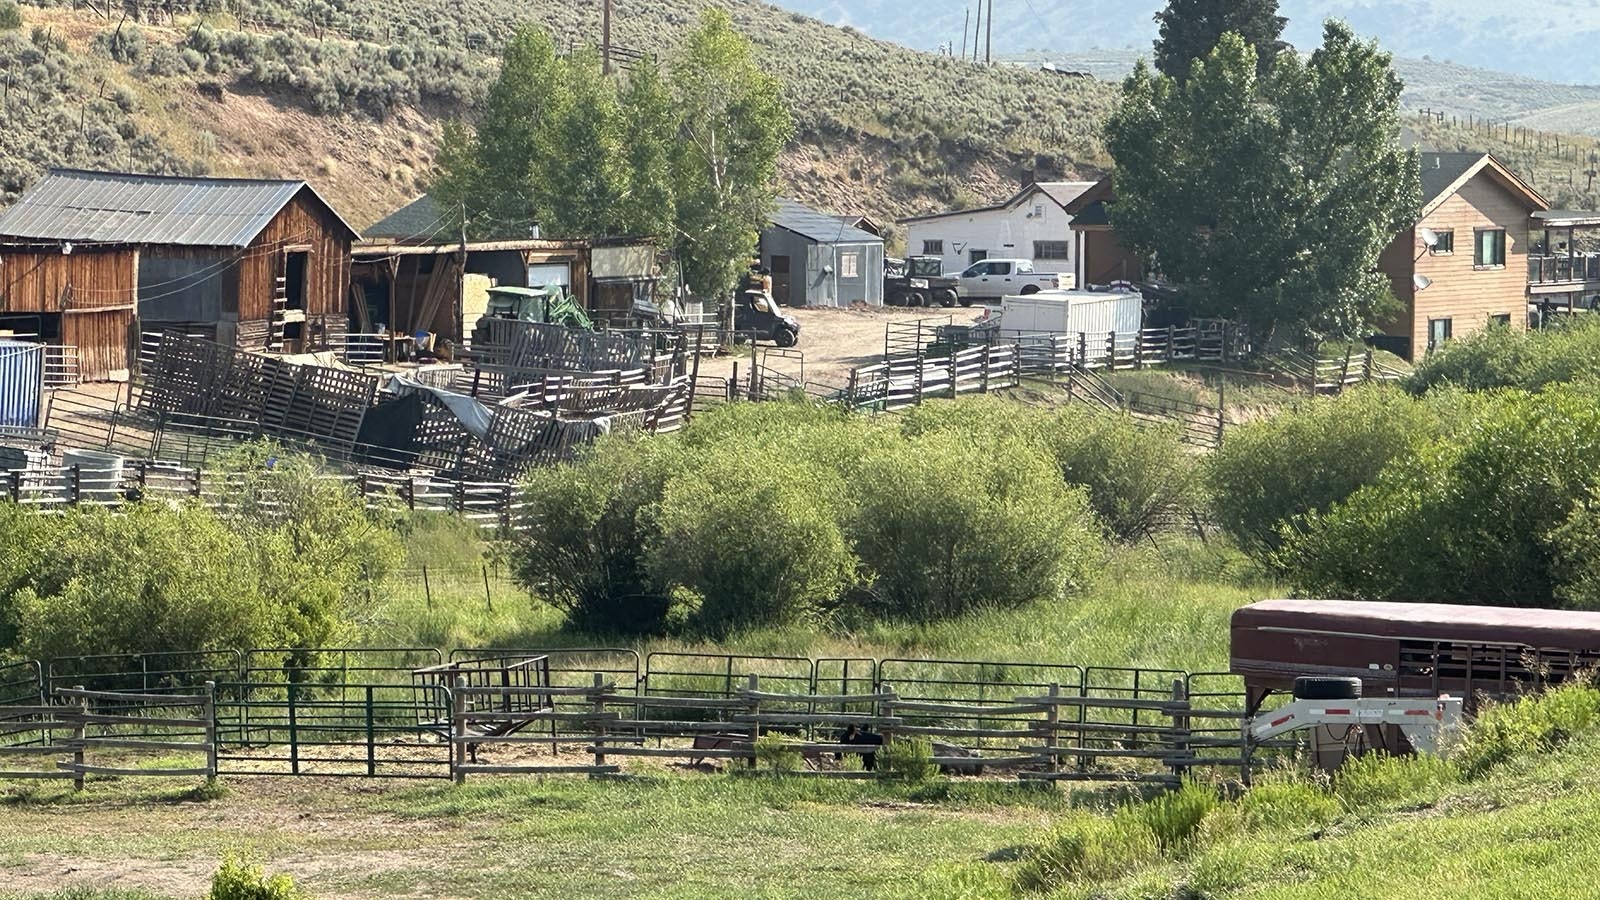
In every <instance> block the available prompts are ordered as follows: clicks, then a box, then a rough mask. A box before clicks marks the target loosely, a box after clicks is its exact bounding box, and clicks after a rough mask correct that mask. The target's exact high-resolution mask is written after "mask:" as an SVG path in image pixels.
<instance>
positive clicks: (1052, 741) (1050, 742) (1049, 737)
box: [1044, 681, 1061, 772]
mask: <svg viewBox="0 0 1600 900" xmlns="http://www.w3.org/2000/svg"><path fill="white" fill-rule="evenodd" d="M1049 694H1050V707H1049V708H1048V709H1046V710H1045V711H1044V721H1045V728H1046V729H1047V732H1046V734H1045V737H1044V749H1045V753H1047V754H1048V755H1049V758H1048V759H1046V760H1045V770H1046V771H1049V772H1058V771H1060V770H1061V755H1060V754H1059V753H1057V752H1056V750H1057V749H1058V747H1059V746H1060V743H1061V736H1060V735H1059V734H1058V733H1057V731H1056V729H1057V728H1058V727H1059V726H1060V725H1061V706H1060V704H1059V703H1058V702H1057V701H1058V700H1060V698H1061V684H1060V683H1059V682H1055V681H1052V682H1050V692H1049Z"/></svg>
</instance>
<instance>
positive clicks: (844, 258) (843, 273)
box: [839, 253, 861, 278]
mask: <svg viewBox="0 0 1600 900" xmlns="http://www.w3.org/2000/svg"><path fill="white" fill-rule="evenodd" d="M839 277H840V278H860V277H861V254H859V253H841V254H839Z"/></svg>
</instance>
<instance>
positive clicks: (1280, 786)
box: [1238, 775, 1339, 831]
mask: <svg viewBox="0 0 1600 900" xmlns="http://www.w3.org/2000/svg"><path fill="white" fill-rule="evenodd" d="M1238 809H1239V814H1240V817H1241V819H1242V824H1243V826H1244V827H1245V828H1246V829H1248V830H1250V831H1291V830H1296V829H1302V828H1306V827H1308V826H1312V825H1321V824H1323V823H1325V822H1328V821H1329V820H1331V819H1333V818H1334V817H1335V816H1337V815H1338V814H1339V802H1338V801H1337V800H1335V799H1334V798H1333V797H1331V796H1329V795H1328V792H1327V791H1326V790H1324V789H1323V788H1322V787H1320V786H1318V785H1316V784H1312V783H1310V782H1308V781H1306V780H1305V779H1304V778H1303V777H1300V776H1297V775H1278V776H1265V777H1263V778H1261V779H1259V780H1258V781H1257V782H1256V783H1255V784H1253V785H1251V787H1250V790H1249V791H1248V792H1247V793H1246V794H1245V795H1244V796H1243V797H1241V798H1239V803H1238Z"/></svg>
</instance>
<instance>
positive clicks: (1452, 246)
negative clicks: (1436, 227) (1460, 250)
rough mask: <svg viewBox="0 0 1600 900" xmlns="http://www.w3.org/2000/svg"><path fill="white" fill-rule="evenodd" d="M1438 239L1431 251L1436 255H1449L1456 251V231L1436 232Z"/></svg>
mask: <svg viewBox="0 0 1600 900" xmlns="http://www.w3.org/2000/svg"><path fill="white" fill-rule="evenodd" d="M1434 234H1435V236H1436V237H1437V241H1436V242H1435V243H1434V245H1433V248H1432V249H1431V250H1430V251H1429V252H1430V253H1432V254H1433V255H1434V256H1449V255H1450V254H1452V253H1454V252H1456V233H1455V232H1454V231H1438V232H1434Z"/></svg>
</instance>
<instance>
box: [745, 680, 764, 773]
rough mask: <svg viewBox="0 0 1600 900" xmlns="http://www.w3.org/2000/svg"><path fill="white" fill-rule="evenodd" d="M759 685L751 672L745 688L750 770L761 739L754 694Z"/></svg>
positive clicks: (757, 703)
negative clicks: (748, 702) (746, 690)
mask: <svg viewBox="0 0 1600 900" xmlns="http://www.w3.org/2000/svg"><path fill="white" fill-rule="evenodd" d="M759 685H760V679H759V678H758V677H757V676H756V673H754V672H751V673H750V679H749V681H748V682H746V687H747V689H748V690H749V692H750V693H749V694H748V695H747V696H748V697H749V701H750V768H752V769H754V768H755V767H756V741H758V740H760V739H761V721H760V719H759V716H760V715H761V701H760V700H759V699H757V698H756V693H755V692H756V689H757V687H758V686H759Z"/></svg>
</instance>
